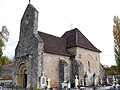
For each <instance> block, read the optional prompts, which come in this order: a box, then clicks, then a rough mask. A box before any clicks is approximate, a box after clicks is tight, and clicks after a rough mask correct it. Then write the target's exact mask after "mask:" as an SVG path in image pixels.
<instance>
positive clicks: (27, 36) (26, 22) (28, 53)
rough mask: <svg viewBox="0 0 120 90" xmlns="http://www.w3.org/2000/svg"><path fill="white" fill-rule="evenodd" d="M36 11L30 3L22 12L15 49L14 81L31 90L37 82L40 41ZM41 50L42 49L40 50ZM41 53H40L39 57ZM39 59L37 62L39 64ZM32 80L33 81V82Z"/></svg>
mask: <svg viewBox="0 0 120 90" xmlns="http://www.w3.org/2000/svg"><path fill="white" fill-rule="evenodd" d="M37 29H38V11H37V10H36V8H35V7H34V6H33V5H31V4H30V3H29V4H28V5H27V8H26V10H25V12H24V14H23V17H22V19H21V25H20V35H19V41H18V44H17V46H16V49H15V62H14V64H15V71H14V76H15V78H14V83H16V85H18V86H21V87H24V88H27V90H31V89H30V88H31V87H32V88H33V89H35V88H36V87H37V83H38V72H39V73H40V74H41V67H39V70H38V57H37V56H38V47H39V45H40V43H42V42H41V41H42V40H41V39H40V37H39V36H38V31H37ZM40 51H42V50H40ZM39 53H40V52H39ZM41 57H42V55H40V58H41ZM40 63H41V62H40V59H39V64H40ZM33 82H34V83H33Z"/></svg>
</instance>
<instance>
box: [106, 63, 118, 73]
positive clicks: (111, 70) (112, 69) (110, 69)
mask: <svg viewBox="0 0 120 90" xmlns="http://www.w3.org/2000/svg"><path fill="white" fill-rule="evenodd" d="M104 69H105V72H106V74H117V66H116V65H112V66H111V67H108V66H104Z"/></svg>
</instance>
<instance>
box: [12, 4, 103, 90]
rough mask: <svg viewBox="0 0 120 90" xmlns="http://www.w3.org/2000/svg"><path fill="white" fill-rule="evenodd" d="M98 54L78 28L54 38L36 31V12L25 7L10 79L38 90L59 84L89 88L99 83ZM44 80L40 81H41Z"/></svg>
mask: <svg viewBox="0 0 120 90" xmlns="http://www.w3.org/2000/svg"><path fill="white" fill-rule="evenodd" d="M100 53H101V51H100V50H99V49H97V48H96V47H95V46H94V45H93V44H92V43H91V42H90V41H89V40H88V39H87V38H86V37H85V36H84V35H83V34H82V33H81V31H80V30H79V29H78V28H74V29H72V30H68V31H66V32H65V33H64V34H63V35H62V36H61V37H56V36H54V35H50V34H47V33H44V32H41V31H38V11H37V10H36V8H35V7H34V6H33V5H32V4H28V5H27V7H26V10H25V12H24V14H23V17H22V19H21V25H20V34H19V41H18V44H17V46H16V49H15V61H14V72H13V73H14V78H13V81H14V83H15V84H16V85H18V86H21V87H25V88H27V89H28V90H30V89H29V88H34V89H35V88H38V87H40V88H42V85H44V84H46V85H47V83H48V79H49V81H50V87H59V88H61V87H62V83H64V82H69V83H70V86H71V87H73V86H74V85H75V77H77V78H78V82H79V85H83V86H85V85H86V86H90V85H93V82H94V84H96V85H97V84H98V83H99V81H100V80H99V79H100ZM43 77H44V78H43Z"/></svg>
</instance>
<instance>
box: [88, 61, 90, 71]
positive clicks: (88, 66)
mask: <svg viewBox="0 0 120 90" xmlns="http://www.w3.org/2000/svg"><path fill="white" fill-rule="evenodd" d="M88 71H89V72H90V62H89V61H88Z"/></svg>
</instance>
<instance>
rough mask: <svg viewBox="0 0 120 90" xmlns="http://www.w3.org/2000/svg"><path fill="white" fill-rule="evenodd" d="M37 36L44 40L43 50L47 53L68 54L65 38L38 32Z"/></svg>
mask: <svg viewBox="0 0 120 90" xmlns="http://www.w3.org/2000/svg"><path fill="white" fill-rule="evenodd" d="M38 34H39V36H40V37H41V38H42V40H43V42H44V51H45V52H47V53H53V54H58V55H65V56H69V53H68V52H67V50H66V45H65V40H64V39H62V38H60V37H56V36H53V35H50V34H46V33H43V32H38Z"/></svg>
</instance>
